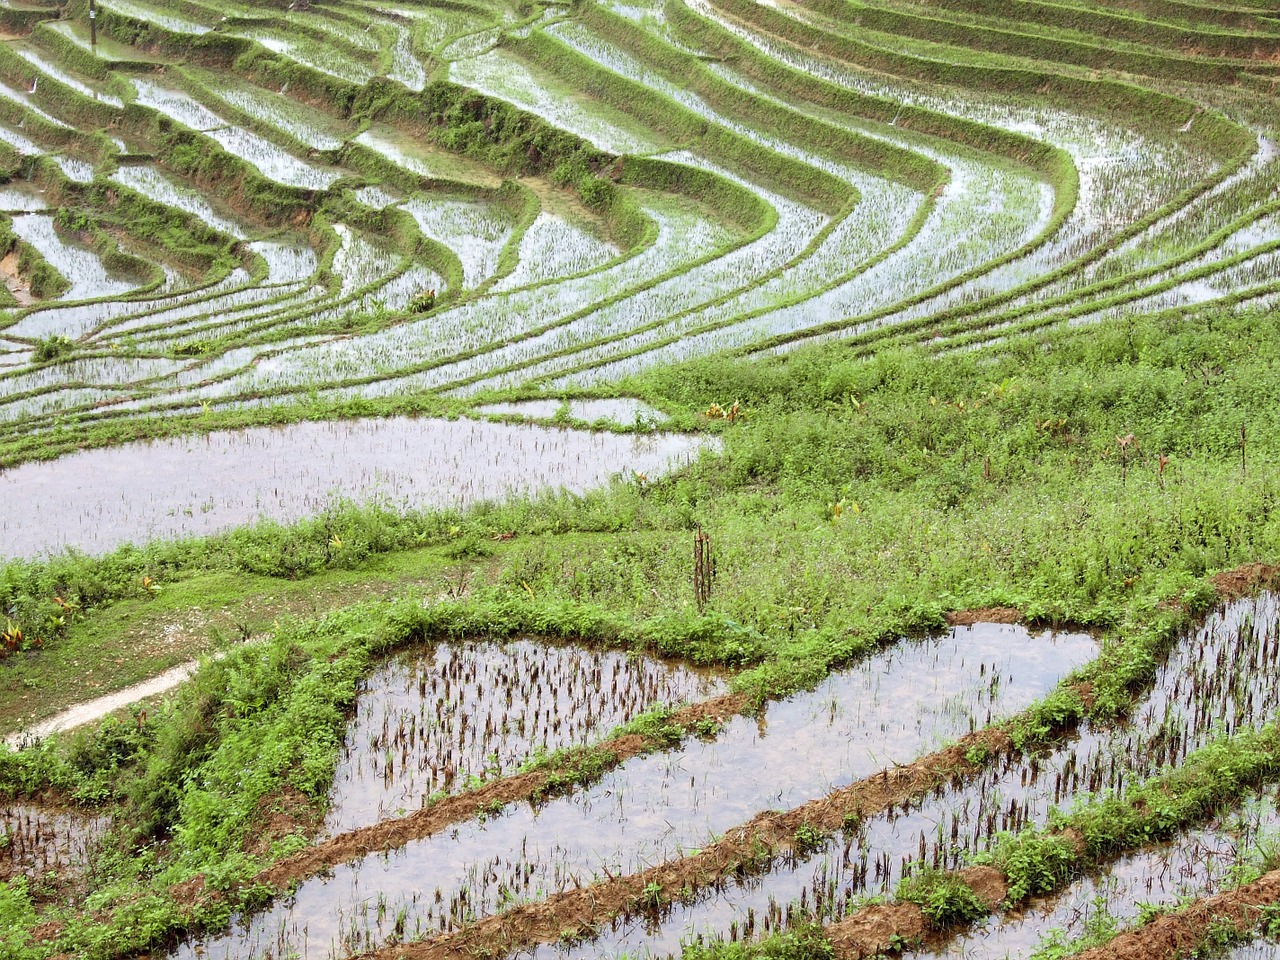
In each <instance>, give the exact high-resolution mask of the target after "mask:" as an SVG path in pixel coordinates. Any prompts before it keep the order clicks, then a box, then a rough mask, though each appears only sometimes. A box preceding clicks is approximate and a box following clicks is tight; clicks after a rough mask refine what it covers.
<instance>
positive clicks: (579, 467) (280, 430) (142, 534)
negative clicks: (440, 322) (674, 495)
mask: <svg viewBox="0 0 1280 960" xmlns="http://www.w3.org/2000/svg"><path fill="white" fill-rule="evenodd" d="M713 443H714V441H710V440H708V439H706V438H701V437H690V436H684V435H675V434H667V435H664V434H649V435H645V436H619V435H616V434H611V433H593V432H590V431H586V430H566V429H556V428H550V427H538V426H532V425H518V426H517V425H510V424H500V423H487V422H476V421H470V420H458V421H447V420H431V419H417V418H409V417H397V418H388V419H380V420H349V421H339V422H324V423H297V424H292V425H290V426H287V427H255V428H252V429H247V430H238V431H219V432H216V433H211V434H207V435H205V436H199V437H183V438H179V439H173V440H158V441H154V442H144V443H130V444H124V445H122V446H118V447H110V448H106V449H99V450H88V451H85V452H82V453H76V454H72V455H70V456H66V457H62V458H60V459H58V460H54V461H51V462H47V463H27V464H23V465H21V466H18V467H15V468H13V469H11V470H7V471H4V472H0V504H4V508H3V510H0V542H2V543H3V544H4V548H3V549H4V553H5V556H0V559H5V558H9V559H12V558H18V557H33V556H37V555H40V554H47V553H51V552H54V551H57V550H61V549H62V548H64V547H75V548H77V549H80V550H85V551H89V552H93V553H102V552H106V551H108V550H111V549H113V548H115V547H117V546H120V545H121V544H124V543H130V542H132V543H141V542H145V541H147V540H151V539H155V538H159V537H175V536H190V535H196V534H208V533H214V532H217V531H220V530H227V529H230V528H232V527H236V526H240V525H243V524H246V523H251V522H253V521H255V520H259V519H262V518H269V519H272V520H280V521H290V520H296V519H298V518H300V517H305V516H309V515H314V514H317V513H320V512H321V511H323V510H324V509H325V508H326V507H327V506H329V505H331V504H332V503H333V502H334V501H335V499H337V498H346V499H350V500H355V501H361V502H371V501H378V502H380V503H385V504H387V505H388V506H391V507H395V508H404V507H427V506H459V505H468V504H473V503H476V502H479V501H482V500H489V499H495V498H500V497H505V496H509V495H515V494H526V493H529V494H532V493H538V492H540V491H547V490H556V489H559V488H564V489H568V490H572V491H576V492H581V491H584V490H587V489H590V488H591V487H595V486H599V485H601V484H603V483H605V482H606V481H607V480H608V479H609V477H611V476H613V475H614V474H618V473H623V474H624V475H626V476H630V475H631V471H633V470H634V471H639V472H642V473H646V474H647V475H648V476H650V477H653V476H655V475H656V474H660V473H662V472H664V471H665V470H667V469H670V468H671V467H672V466H673V465H675V464H678V463H680V462H682V461H684V460H687V459H689V458H690V457H692V456H694V455H696V454H697V452H698V451H699V450H700V449H706V448H710V447H712V445H713ZM50 504H57V509H56V510H50V509H48V506H49V505H50Z"/></svg>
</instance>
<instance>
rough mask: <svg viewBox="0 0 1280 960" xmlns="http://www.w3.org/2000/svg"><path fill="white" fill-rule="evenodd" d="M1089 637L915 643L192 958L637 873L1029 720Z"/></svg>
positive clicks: (301, 893)
mask: <svg viewBox="0 0 1280 960" xmlns="http://www.w3.org/2000/svg"><path fill="white" fill-rule="evenodd" d="M1096 649H1097V647H1096V644H1095V642H1094V641H1093V639H1092V638H1090V637H1088V636H1084V635H1080V634H1059V635H1054V634H1039V635H1032V634H1030V633H1028V632H1027V631H1026V630H1024V629H1022V628H1019V627H1009V626H993V625H982V626H979V627H974V628H957V629H955V630H952V631H950V632H948V633H947V634H944V635H942V636H940V637H934V638H930V639H927V640H923V641H902V642H900V643H898V644H897V645H895V646H893V647H891V648H889V649H886V650H883V651H881V652H879V653H877V654H876V655H875V656H872V657H870V658H868V659H867V660H866V661H863V662H861V663H858V664H856V665H854V666H852V667H850V668H848V669H847V670H843V671H840V672H839V673H836V674H833V675H832V676H831V677H829V678H827V679H826V680H825V681H823V682H822V683H821V684H820V685H819V686H818V687H817V688H816V689H815V690H812V691H808V692H805V693H802V694H798V695H796V696H794V697H791V698H789V699H788V700H786V701H781V702H777V703H773V704H770V705H769V706H768V708H767V710H766V712H765V713H764V715H762V716H761V717H760V718H758V719H757V718H747V717H735V718H733V719H732V720H730V721H729V722H728V723H727V724H726V725H725V727H724V728H723V730H722V731H721V733H720V735H719V736H718V737H716V738H715V739H714V740H707V741H703V740H693V741H689V742H686V743H685V744H683V745H682V746H681V747H680V748H678V749H675V750H671V751H668V752H663V753H658V754H651V755H648V756H641V757H636V758H634V759H633V760H631V761H630V762H628V763H626V764H624V765H623V766H621V767H619V768H617V769H615V770H613V771H611V772H610V773H608V774H607V775H606V776H604V777H603V778H602V779H601V780H600V781H599V782H598V783H596V784H595V785H593V786H591V787H589V788H587V789H584V790H581V791H578V792H576V793H574V794H572V795H569V796H563V797H559V798H557V799H554V800H552V801H550V802H548V803H546V804H545V805H543V806H541V807H539V808H537V809H534V808H533V807H531V806H529V805H517V806H515V807H513V808H511V809H510V812H508V813H507V814H506V815H504V816H501V817H497V818H489V819H486V820H484V821H483V822H481V821H473V822H469V823H465V824H461V825H459V826H458V827H456V828H454V829H452V830H450V831H448V832H447V833H444V834H439V835H436V836H432V837H427V838H425V839H423V840H418V841H414V842H411V843H409V844H407V845H406V846H405V847H403V848H402V849H400V850H397V851H394V852H393V853H391V854H389V855H387V856H375V857H368V858H366V859H364V860H362V861H358V862H354V863H347V864H342V865H340V866H338V867H336V868H334V870H333V871H332V874H331V875H330V876H325V877H315V878H312V879H309V880H306V881H304V882H303V883H302V884H301V885H300V887H299V888H298V890H297V893H296V895H295V896H294V897H293V898H292V899H289V900H282V901H280V902H277V903H276V904H274V905H273V906H272V907H271V908H270V909H269V910H267V911H265V912H264V913H262V914H259V915H256V916H255V917H253V918H251V919H249V920H247V921H244V922H243V925H242V926H240V927H238V928H237V929H235V930H233V931H232V932H230V933H228V934H226V935H223V936H221V937H216V938H212V939H210V940H207V941H204V942H201V943H199V944H188V945H186V946H184V947H183V948H182V949H181V950H180V951H179V952H178V956H179V957H182V958H184V960H190V958H194V957H196V956H197V955H200V956H203V957H206V958H208V960H223V958H227V960H230V958H238V957H244V956H256V955H260V954H261V953H262V952H263V951H264V950H269V951H271V952H272V953H273V955H276V956H280V955H283V954H285V953H289V952H296V953H297V955H298V956H299V957H302V958H309V957H326V956H329V955H346V954H348V953H351V952H355V951H358V950H363V949H367V948H369V947H372V946H375V945H377V944H380V943H384V942H386V941H387V940H388V939H390V938H391V937H395V936H405V937H414V936H429V935H431V934H433V933H436V932H440V931H445V930H450V929H455V928H457V927H458V926H460V925H462V924H464V923H466V922H469V921H470V920H473V919H475V918H477V917H482V916H486V915H491V914H494V913H496V912H499V911H501V910H504V909H506V908H508V907H509V906H511V905H512V904H515V903H519V902H523V901H525V900H529V899H533V900H540V899H542V898H544V897H546V896H548V895H550V894H553V893H556V892H558V891H564V890H569V889H573V888H574V887H575V886H576V885H579V884H581V885H586V884H589V883H591V882H593V881H594V880H597V879H603V878H604V876H605V873H606V872H608V873H609V874H611V875H614V876H617V875H619V874H628V873H633V872H635V871H637V870H642V869H644V868H646V867H648V866H651V865H653V864H655V863H659V862H661V861H663V860H666V859H669V858H671V857H673V856H677V855H680V854H681V853H683V852H687V851H690V850H692V849H695V848H699V847H702V846H704V845H705V844H706V843H707V842H708V841H709V840H711V839H713V838H714V837H716V836H719V835H721V834H723V833H724V831H726V830H728V829H730V828H732V827H734V826H737V825H739V824H742V823H745V822H746V821H748V820H749V819H751V817H752V816H753V815H755V814H756V813H757V812H759V811H761V810H766V809H787V808H790V807H794V806H797V805H799V804H802V803H804V802H806V801H808V800H812V799H815V798H817V797H821V796H823V795H825V794H827V793H828V792H829V791H830V790H832V789H833V788H835V787H838V786H842V785H845V784H848V783H850V782H852V781H854V780H856V779H859V778H861V777H864V776H867V775H869V774H870V773H872V772H874V771H877V770H880V769H883V768H885V767H887V766H891V765H892V763H893V762H894V761H895V760H900V761H906V760H910V759H913V758H914V757H916V756H918V755H920V754H922V753H925V752H928V751H930V750H932V749H935V748H936V747H938V746H939V745H941V744H942V743H943V742H946V741H948V740H951V739H954V738H955V737H957V736H959V735H962V734H965V733H968V732H970V731H971V730H974V729H977V728H979V727H982V726H985V725H987V724H989V723H991V722H992V720H994V719H996V718H997V717H999V716H1003V715H1006V714H1009V713H1013V712H1016V711H1018V710H1020V709H1022V708H1024V707H1025V706H1026V705H1027V704H1029V703H1031V702H1032V701H1034V700H1036V699H1038V698H1039V697H1041V696H1043V695H1044V693H1045V692H1046V691H1047V690H1049V689H1051V688H1052V687H1053V686H1054V684H1056V683H1057V682H1058V680H1059V679H1061V677H1063V676H1064V675H1065V674H1066V673H1067V672H1068V671H1070V670H1071V669H1073V668H1074V667H1076V666H1079V665H1080V664H1082V663H1084V662H1086V661H1087V660H1089V659H1090V658H1092V657H1093V656H1094V654H1095V653H1096Z"/></svg>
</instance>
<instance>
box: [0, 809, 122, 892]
mask: <svg viewBox="0 0 1280 960" xmlns="http://www.w3.org/2000/svg"><path fill="white" fill-rule="evenodd" d="M110 825H111V819H110V818H109V817H92V816H86V815H85V814H83V813H79V812H77V811H72V810H53V809H49V808H46V807H39V806H35V805H33V804H25V803H8V804H3V805H0V841H2V842H0V881H3V880H4V879H6V878H8V877H10V876H28V877H33V876H41V875H43V874H45V873H48V872H49V871H53V872H55V873H58V874H60V875H63V876H74V875H77V874H79V873H81V872H83V870H84V868H85V866H86V864H87V862H88V858H89V854H90V853H91V852H92V850H93V848H94V846H96V844H97V842H98V841H99V840H100V839H101V838H102V835H103V834H104V833H106V831H107V828H108V827H110Z"/></svg>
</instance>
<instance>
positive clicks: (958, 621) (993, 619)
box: [947, 607, 1025, 627]
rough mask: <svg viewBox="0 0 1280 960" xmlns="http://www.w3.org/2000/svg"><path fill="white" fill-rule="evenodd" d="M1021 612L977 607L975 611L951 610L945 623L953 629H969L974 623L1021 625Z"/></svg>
mask: <svg viewBox="0 0 1280 960" xmlns="http://www.w3.org/2000/svg"><path fill="white" fill-rule="evenodd" d="M1024 619H1025V618H1024V617H1023V616H1022V611H1021V610H1017V609H1015V608H1013V607H978V608H977V609H975V610H952V611H951V612H950V613H948V614H947V623H949V624H950V625H951V626H953V627H971V626H973V625H974V624H975V623H1022V621H1023V620H1024Z"/></svg>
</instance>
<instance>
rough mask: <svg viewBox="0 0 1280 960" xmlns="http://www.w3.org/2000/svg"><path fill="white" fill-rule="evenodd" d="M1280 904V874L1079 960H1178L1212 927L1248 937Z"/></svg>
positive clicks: (1165, 918) (1153, 924)
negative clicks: (1264, 915) (1268, 910)
mask: <svg viewBox="0 0 1280 960" xmlns="http://www.w3.org/2000/svg"><path fill="white" fill-rule="evenodd" d="M1276 903H1280V870H1273V871H1271V872H1270V873H1268V874H1264V875H1263V876H1262V877H1260V878H1259V879H1257V880H1255V881H1254V882H1253V883H1248V884H1245V885H1244V886H1242V887H1237V888H1236V889H1234V890H1228V891H1226V892H1225V893H1219V894H1215V895H1213V896H1211V897H1205V898H1203V899H1201V900H1197V901H1195V902H1194V903H1192V904H1191V905H1190V906H1188V907H1186V908H1184V909H1182V910H1179V911H1178V912H1177V913H1170V914H1165V915H1164V916H1161V917H1157V918H1156V919H1155V920H1153V921H1152V922H1151V923H1148V924H1146V925H1145V926H1141V927H1138V928H1137V929H1134V930H1128V931H1126V932H1124V933H1122V934H1120V935H1119V936H1117V937H1115V938H1114V939H1113V940H1111V941H1109V942H1108V943H1105V944H1103V945H1102V946H1100V947H1093V948H1092V949H1089V950H1086V951H1084V952H1083V953H1081V954H1079V955H1078V960H1173V958H1175V957H1181V956H1185V955H1187V954H1188V953H1189V952H1190V951H1192V950H1194V949H1196V948H1197V947H1199V946H1200V945H1201V944H1202V943H1203V941H1204V938H1205V933H1206V931H1208V930H1209V929H1210V928H1212V929H1214V930H1218V931H1221V930H1222V929H1223V928H1224V927H1230V928H1231V929H1232V930H1234V931H1235V932H1236V933H1237V934H1240V935H1247V934H1248V933H1249V932H1250V931H1252V930H1253V929H1255V928H1256V927H1257V925H1258V921H1259V920H1260V919H1261V914H1262V911H1263V909H1264V908H1265V907H1268V906H1271V905H1272V904H1276Z"/></svg>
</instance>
